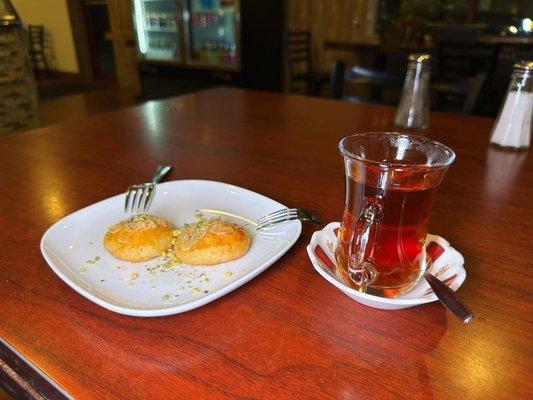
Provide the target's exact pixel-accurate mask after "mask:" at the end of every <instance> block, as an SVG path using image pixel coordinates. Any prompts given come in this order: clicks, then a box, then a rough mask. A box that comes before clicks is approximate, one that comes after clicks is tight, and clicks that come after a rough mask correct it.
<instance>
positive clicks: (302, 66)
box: [285, 31, 312, 77]
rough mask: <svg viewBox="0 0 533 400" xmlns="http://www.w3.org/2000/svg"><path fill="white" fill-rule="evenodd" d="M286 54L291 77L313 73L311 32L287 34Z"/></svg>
mask: <svg viewBox="0 0 533 400" xmlns="http://www.w3.org/2000/svg"><path fill="white" fill-rule="evenodd" d="M285 53H286V56H287V62H288V66H289V74H290V76H291V77H292V76H295V75H297V74H305V73H309V72H311V71H312V64H311V32H310V31H294V32H286V33H285Z"/></svg>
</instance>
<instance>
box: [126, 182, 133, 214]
mask: <svg viewBox="0 0 533 400" xmlns="http://www.w3.org/2000/svg"><path fill="white" fill-rule="evenodd" d="M131 192H133V188H132V187H131V186H130V187H129V188H128V191H127V192H126V200H125V201H124V212H125V213H127V212H128V210H129V209H130V208H129V203H130V199H131Z"/></svg>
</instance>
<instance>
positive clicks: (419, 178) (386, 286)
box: [336, 132, 455, 297]
mask: <svg viewBox="0 0 533 400" xmlns="http://www.w3.org/2000/svg"><path fill="white" fill-rule="evenodd" d="M339 148H340V151H341V153H342V155H343V156H344V164H345V174H346V206H345V210H344V215H343V218H342V223H341V227H340V229H339V233H338V246H337V249H336V258H337V272H338V274H339V275H340V276H341V277H342V279H343V280H344V281H345V282H346V283H347V284H348V285H350V286H351V287H353V288H355V289H357V290H360V291H363V292H366V293H370V294H375V295H379V296H385V297H395V296H397V295H399V294H401V293H403V292H405V291H407V290H409V288H411V287H412V286H413V285H414V284H415V283H416V282H417V281H418V279H419V278H420V276H421V274H422V273H423V271H424V270H425V269H426V268H427V262H428V260H427V258H426V252H425V244H426V235H427V230H428V220H429V214H430V211H431V205H432V203H433V197H434V195H435V192H436V190H437V188H438V186H439V185H440V183H441V182H442V179H443V177H444V175H445V173H446V170H447V169H448V167H449V165H450V164H451V163H452V162H453V160H454V158H455V154H454V153H453V151H451V150H450V149H449V148H448V147H446V146H444V145H442V144H440V143H438V142H435V141H433V140H431V139H428V138H423V137H419V136H413V135H405V134H399V133H389V132H386V133H364V134H358V135H353V136H349V137H347V138H344V139H343V140H342V141H341V142H340V144H339Z"/></svg>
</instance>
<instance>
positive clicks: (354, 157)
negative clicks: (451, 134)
mask: <svg viewBox="0 0 533 400" xmlns="http://www.w3.org/2000/svg"><path fill="white" fill-rule="evenodd" d="M384 136H387V137H405V138H408V139H411V140H414V141H417V142H419V143H421V144H431V145H433V146H436V147H438V148H439V149H440V150H441V151H443V152H444V153H445V154H447V158H446V160H445V161H442V162H436V163H432V164H427V163H424V164H422V163H420V164H416V163H415V164H413V163H410V164H408V163H402V162H401V161H393V162H389V161H388V162H383V161H380V160H374V159H371V158H366V157H363V156H361V155H359V154H354V153H353V152H351V151H349V150H348V149H347V148H346V146H345V144H346V142H347V141H348V140H351V139H354V138H369V137H376V138H377V137H379V138H383V137H384ZM339 151H340V152H341V154H342V155H343V156H345V157H348V158H350V159H352V160H355V161H359V162H362V163H367V164H374V165H378V166H380V167H382V168H408V169H413V168H424V169H438V168H446V167H448V166H449V165H450V164H451V163H452V162H453V161H454V160H455V152H454V151H453V150H452V149H450V148H449V147H448V146H446V145H444V144H442V143H440V142H437V141H436V140H433V139H430V138H427V137H423V136H418V135H412V134H408V133H402V132H361V133H355V134H353V135H350V136H346V137H344V138H342V139H341V141H340V142H339Z"/></svg>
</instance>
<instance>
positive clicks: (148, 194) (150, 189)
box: [142, 183, 155, 212]
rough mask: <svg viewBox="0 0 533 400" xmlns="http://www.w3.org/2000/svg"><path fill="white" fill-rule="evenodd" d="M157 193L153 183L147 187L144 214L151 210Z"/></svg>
mask: <svg viewBox="0 0 533 400" xmlns="http://www.w3.org/2000/svg"><path fill="white" fill-rule="evenodd" d="M154 192H155V185H154V184H153V183H149V184H148V185H146V191H145V193H146V195H145V196H144V204H143V209H142V210H143V212H146V210H148V209H149V208H150V204H151V203H152V198H153V195H154Z"/></svg>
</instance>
